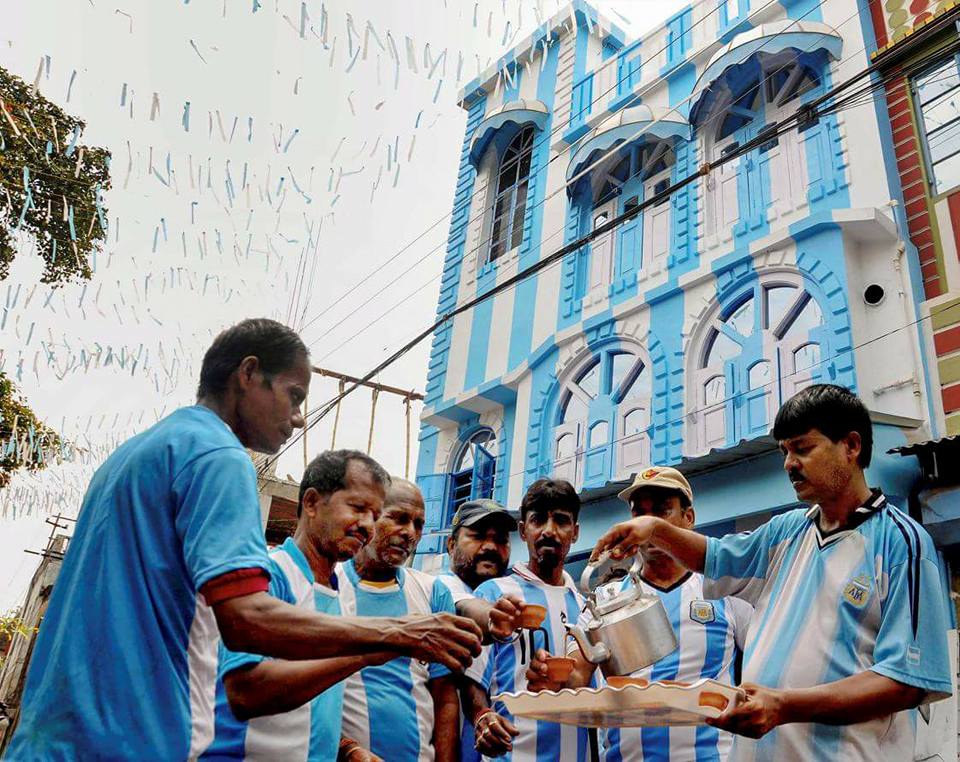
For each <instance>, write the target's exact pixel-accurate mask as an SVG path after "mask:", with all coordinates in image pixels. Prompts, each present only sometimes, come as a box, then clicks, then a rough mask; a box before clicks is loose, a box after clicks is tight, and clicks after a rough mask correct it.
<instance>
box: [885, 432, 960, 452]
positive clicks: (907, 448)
mask: <svg viewBox="0 0 960 762" xmlns="http://www.w3.org/2000/svg"><path fill="white" fill-rule="evenodd" d="M954 447H960V434H953V435H952V436H949V437H939V438H938V439H928V440H927V441H926V442H914V443H913V444H908V445H902V446H900V447H893V448H891V449H889V450H887V453H889V454H893V453H895V452H898V453H900V454H901V455H904V456H906V455H917V454H919V453H920V452H924V451H928V450H938V449H941V448H950V449H952V448H954Z"/></svg>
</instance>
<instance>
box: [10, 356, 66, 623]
mask: <svg viewBox="0 0 960 762" xmlns="http://www.w3.org/2000/svg"><path fill="white" fill-rule="evenodd" d="M59 449H60V437H59V436H58V435H57V433H56V432H55V431H54V430H53V429H51V428H49V427H48V426H45V425H44V424H43V423H42V422H41V421H40V420H39V419H38V418H37V416H36V414H35V413H34V412H33V411H32V410H31V409H30V408H29V407H27V405H26V403H24V401H23V400H22V399H21V398H20V396H19V395H18V394H17V391H16V388H15V387H14V385H13V381H11V380H10V379H9V378H7V376H6V374H5V373H3V372H2V371H0V488H2V487H5V486H6V485H7V483H8V482H9V481H10V474H12V473H13V472H14V471H16V470H17V469H18V468H27V469H29V470H31V471H36V470H37V469H40V468H43V467H44V466H46V465H47V463H48V461H49V460H50V458H51V457H52V456H53V455H54V454H55V453H58V452H59ZM0 623H2V619H0Z"/></svg>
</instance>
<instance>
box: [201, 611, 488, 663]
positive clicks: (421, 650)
mask: <svg viewBox="0 0 960 762" xmlns="http://www.w3.org/2000/svg"><path fill="white" fill-rule="evenodd" d="M213 613H214V615H215V616H216V618H217V627H218V628H219V629H220V636H221V638H223V642H224V644H225V645H226V646H227V648H229V649H230V650H231V651H243V652H246V653H254V654H264V655H266V656H273V657H275V658H278V659H294V660H299V659H324V658H327V657H331V656H361V655H364V654H371V653H376V652H381V651H389V652H390V653H391V654H392V655H393V656H398V655H399V656H410V657H412V658H415V659H420V660H422V661H430V662H438V663H440V664H443V665H444V666H445V667H447V668H448V669H451V670H454V671H460V670H463V669H464V668H466V667H467V666H468V665H469V664H470V662H471V661H472V657H474V656H477V655H478V654H479V653H480V635H481V633H480V628H479V627H477V626H476V624H474V623H473V622H472V621H470V620H469V619H465V618H464V617H458V616H454V615H452V614H427V615H418V616H407V617H347V616H327V615H325V614H317V613H314V612H311V611H305V610H304V609H301V608H297V607H296V606H291V605H290V604H288V603H284V602H283V601H280V600H278V599H276V598H274V597H273V596H271V595H268V594H267V593H253V594H252V595H244V596H241V597H239V598H231V599H230V600H227V601H223V602H222V603H218V604H216V605H214V607H213Z"/></svg>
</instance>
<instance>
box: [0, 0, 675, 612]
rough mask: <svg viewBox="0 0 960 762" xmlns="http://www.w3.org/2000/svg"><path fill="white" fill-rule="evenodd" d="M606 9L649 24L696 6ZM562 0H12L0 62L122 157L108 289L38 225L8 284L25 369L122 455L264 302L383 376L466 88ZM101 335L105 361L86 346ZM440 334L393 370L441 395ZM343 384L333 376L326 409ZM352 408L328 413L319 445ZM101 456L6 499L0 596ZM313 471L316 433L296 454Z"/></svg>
mask: <svg viewBox="0 0 960 762" xmlns="http://www.w3.org/2000/svg"><path fill="white" fill-rule="evenodd" d="M258 5H259V6H260V7H259V9H258V10H256V11H255V12H254V8H255V7H256V6H258ZM596 5H598V6H599V7H600V8H601V10H602V11H603V12H604V13H606V14H608V15H609V16H610V17H611V18H612V19H613V20H614V21H616V22H617V23H618V24H621V25H624V26H628V28H629V29H630V30H631V31H632V32H634V33H641V32H642V31H643V30H644V29H646V28H649V27H650V26H652V25H654V24H655V23H658V22H661V21H663V20H664V19H665V18H666V17H667V16H669V15H670V14H671V13H672V12H673V11H674V10H675V9H676V8H678V7H679V5H681V3H679V2H677V0H670V1H669V2H648V1H647V0H632V1H631V0H618V1H613V0H611V1H609V2H598V3H596ZM538 6H539V9H540V11H541V12H542V14H543V15H544V17H546V16H549V15H551V14H553V13H555V12H556V10H557V7H558V3H557V0H541V2H540V3H536V2H531V0H479V2H466V1H460V0H404V2H402V3H401V2H393V3H384V2H372V1H371V2H347V1H346V0H337V1H329V0H328V1H327V2H325V3H321V2H320V1H319V0H307V2H301V0H260V1H259V3H258V2H257V0H164V1H163V2H158V1H157V0H152V1H151V0H112V2H110V3H108V2H106V0H6V2H5V3H4V10H3V14H4V25H3V29H2V30H0V66H3V67H4V68H6V69H8V70H9V71H11V72H13V73H15V74H17V75H19V76H20V77H22V78H23V79H24V80H26V81H27V82H30V83H32V82H34V81H35V79H36V78H37V76H38V74H39V89H40V92H41V93H42V94H43V95H45V96H46V97H47V98H49V99H50V100H52V101H55V102H56V103H58V104H60V105H61V106H62V107H63V108H65V109H66V110H67V111H69V112H70V113H72V114H74V115H76V116H78V117H80V118H81V119H83V120H84V121H85V122H86V123H87V128H86V131H85V132H84V134H83V138H82V142H83V143H86V144H93V145H99V146H104V147H107V148H109V150H110V151H111V153H112V156H113V160H112V178H113V189H112V190H111V191H110V192H109V193H107V194H106V197H105V205H106V207H107V209H108V219H109V226H110V230H109V241H108V243H107V244H106V246H105V249H104V251H103V252H102V253H101V254H99V255H98V257H97V261H96V272H95V274H94V277H93V279H92V280H91V281H90V282H89V283H77V284H70V285H67V286H64V287H61V288H59V289H56V290H55V291H52V290H51V289H49V288H47V287H44V286H38V285H37V283H38V279H39V274H40V271H41V267H40V262H39V259H38V258H37V257H36V256H34V254H33V253H32V250H31V245H30V242H29V241H28V240H23V241H22V242H21V253H20V256H19V257H18V259H17V261H16V263H15V265H14V267H13V268H12V271H11V274H10V276H9V277H8V278H7V280H6V281H5V282H3V283H2V284H0V299H4V300H5V301H4V302H3V304H4V305H5V316H4V323H3V327H2V329H0V350H2V363H3V365H2V367H3V369H4V370H5V371H6V372H7V373H8V374H10V375H11V376H13V377H14V378H17V376H18V372H19V381H18V382H19V385H20V388H21V390H22V391H23V393H24V394H25V395H26V397H27V399H28V401H29V403H30V404H31V405H32V407H33V408H34V409H35V410H36V411H37V412H38V413H39V414H40V415H41V416H42V417H43V418H44V419H45V420H46V421H47V422H48V423H50V424H51V425H53V426H54V427H55V428H57V429H58V430H59V431H60V432H61V433H63V434H64V435H65V436H66V437H67V438H68V439H70V440H71V441H75V442H79V443H81V444H82V445H83V446H87V447H92V448H97V447H99V448H101V449H102V450H107V449H109V448H111V447H112V446H113V445H114V444H115V443H116V442H117V441H122V440H123V439H125V438H126V437H128V436H129V435H131V434H132V433H134V432H136V431H138V430H142V429H143V428H145V427H146V426H148V425H150V424H151V423H153V422H155V421H156V420H157V418H158V417H160V416H161V415H163V414H165V413H166V412H170V411H171V410H173V409H175V408H176V407H178V406H180V405H183V404H189V403H190V402H192V398H193V392H194V389H195V385H196V378H197V372H198V368H199V361H200V358H201V357H202V354H203V351H204V350H205V348H206V347H207V345H208V344H209V342H210V340H211V338H212V336H213V335H215V334H216V332H218V331H219V330H221V329H222V328H223V327H225V326H227V325H230V324H231V323H234V322H236V321H237V320H240V319H242V318H244V317H252V316H263V315H266V316H270V317H274V318H277V319H280V320H284V321H286V322H289V323H290V324H292V325H295V326H296V327H298V328H301V329H302V335H303V337H304V339H305V340H306V341H307V343H308V345H309V346H310V349H311V351H312V353H313V360H314V363H315V364H317V365H321V366H324V367H327V368H332V369H334V370H339V371H341V372H346V373H350V374H354V375H362V374H364V373H365V372H367V371H368V370H369V369H370V368H372V367H374V366H375V365H376V364H377V363H378V362H380V361H381V360H382V359H383V358H384V357H385V356H386V355H387V354H389V353H390V352H391V351H392V350H394V349H396V348H398V347H399V346H400V345H402V344H403V343H405V342H406V341H407V340H408V339H409V338H411V337H412V336H413V335H415V334H416V333H418V332H419V331H420V330H421V329H422V328H423V327H425V326H426V325H428V324H429V323H430V322H431V321H432V320H433V318H434V313H435V309H436V296H437V288H438V282H439V273H440V269H441V264H442V260H443V249H444V243H445V239H446V232H447V224H448V220H447V219H446V216H447V215H448V214H449V211H450V208H451V203H452V195H453V187H454V183H455V176H456V170H457V163H458V160H459V151H460V144H461V141H462V137H463V127H464V115H463V112H462V111H461V110H460V109H459V108H458V107H457V105H456V94H457V91H458V89H459V87H460V86H461V85H462V84H463V83H464V82H465V81H468V80H469V79H471V78H472V77H474V76H475V75H476V73H477V67H478V62H479V65H481V66H484V67H485V66H486V65H487V63H488V61H489V60H490V57H491V56H496V55H499V54H500V52H501V51H502V50H504V48H505V47H509V46H510V41H511V39H520V38H521V37H522V36H523V35H525V34H528V33H529V32H530V31H531V30H532V28H533V26H534V25H535V24H536V8H537V7H538ZM621 14H622V15H621ZM624 17H626V18H629V19H632V20H634V21H635V22H636V23H633V24H630V25H628V24H627V22H626V21H625V19H624ZM474 18H476V25H475V24H474ZM508 22H509V24H510V26H509V28H507V23H508ZM368 24H369V26H368ZM388 33H389V36H390V38H389V39H388V36H387V35H388ZM408 39H409V43H408ZM391 41H392V42H393V43H394V44H395V45H396V49H397V52H398V55H399V59H400V65H399V66H397V65H396V64H395V62H394V59H393V57H392V56H391V54H390V50H391V47H390V46H391ZM381 45H382V46H383V48H382V49H381ZM428 45H429V47H427V46H428ZM444 50H446V57H445V59H444V58H441V56H442V54H443V52H444ZM410 54H412V55H413V58H414V63H413V65H411V62H410V60H409V55H410ZM461 56H462V65H460V66H458V64H459V61H460V58H461ZM478 59H479V61H478ZM413 66H415V67H416V71H414V70H413ZM458 68H460V69H461V72H460V81H459V82H458V81H457V70H458ZM188 103H189V107H188V106H187V105H186V104H188ZM244 178H245V181H246V188H245V187H244ZM303 272H305V275H304V276H302V275H300V273H303ZM365 278H367V280H365V281H363V279H365ZM361 281H362V282H361ZM394 281H395V282H394ZM358 283H359V284H360V285H357V284H358ZM350 289H353V290H352V291H351V290H350ZM384 316H385V317H384ZM371 324H372V325H371ZM98 347H99V348H100V358H101V360H100V367H96V362H90V363H88V367H86V368H84V366H83V365H79V364H77V363H76V360H75V359H74V360H73V361H72V360H71V356H74V358H76V357H77V356H79V353H80V349H81V348H84V349H85V351H86V353H87V354H88V355H89V354H93V353H95V352H96V351H97V349H98ZM111 351H112V353H113V354H114V356H115V357H117V356H122V357H123V358H124V362H123V366H122V367H121V364H120V363H119V362H118V361H117V360H116V359H113V360H111V362H110V363H109V364H107V363H106V357H107V355H108V354H109V353H110V352H111ZM428 352H429V342H424V343H423V344H421V345H420V346H419V347H418V348H417V349H415V350H414V351H412V352H411V353H410V354H408V355H407V356H406V357H405V358H403V359H402V360H400V361H399V362H398V363H396V364H395V365H394V366H393V367H392V368H390V369H389V371H387V372H386V373H384V375H383V377H382V378H381V379H380V380H381V381H382V382H383V383H387V384H391V385H394V386H399V387H402V388H409V389H416V390H419V391H422V390H423V385H424V378H425V375H426V363H427V357H428ZM50 353H52V358H51V357H50ZM131 356H132V357H137V358H138V362H137V364H136V366H134V365H133V363H132V362H131V361H130V359H128V358H129V357H131ZM71 364H73V365H74V367H73V368H70V365H71ZM335 393H336V384H335V383H334V382H332V381H329V380H321V379H315V380H314V384H313V386H312V388H311V394H310V400H309V404H310V407H311V408H312V407H314V405H316V404H319V403H320V402H321V401H323V400H326V399H329V398H330V397H331V396H333V395H334V394H335ZM414 412H415V414H416V415H418V414H419V412H420V408H419V406H416V407H415V410H414ZM369 417H370V395H369V393H367V392H357V393H355V394H354V395H353V396H352V397H351V398H348V399H347V401H345V402H344V405H343V411H342V415H341V423H340V427H339V430H338V435H337V444H338V445H339V446H352V447H358V448H361V449H364V448H365V447H366V441H367V433H368V426H369ZM331 423H332V417H331V419H330V420H328V421H324V422H321V424H319V425H318V426H317V427H316V428H315V429H313V430H311V432H310V434H309V438H308V452H309V453H310V454H316V453H317V452H319V451H320V450H321V449H324V448H325V447H327V446H329V444H330V441H331ZM412 428H413V431H412V434H411V442H410V446H411V448H412V450H413V458H414V463H415V457H416V430H417V424H416V420H415V421H414V424H413V427H412ZM373 454H374V456H375V457H377V458H378V459H380V460H381V462H383V463H384V465H386V466H387V467H388V468H389V469H390V470H391V471H392V472H394V473H402V471H403V467H404V418H403V407H402V404H401V402H400V401H399V400H398V399H396V398H392V397H390V396H388V395H382V396H381V398H380V400H379V402H378V406H377V418H376V431H375V436H374V446H373ZM94 466H95V462H89V463H74V464H69V465H64V466H54V467H52V468H50V469H48V470H47V471H45V472H41V473H39V474H36V475H20V476H18V477H16V478H15V479H14V481H13V483H12V484H11V486H10V487H9V488H8V489H7V490H6V491H5V493H4V494H0V611H3V610H6V609H7V608H9V607H11V606H13V605H16V604H17V603H19V602H20V600H21V599H22V597H23V594H24V592H25V589H26V586H27V584H28V583H29V579H30V576H31V574H32V572H33V570H34V568H35V567H36V562H37V557H36V556H32V555H28V554H25V553H23V552H22V551H23V550H24V548H34V549H39V548H41V547H42V545H43V542H44V541H45V539H46V536H47V533H48V531H49V529H50V527H49V526H48V525H47V524H46V523H44V519H45V518H46V516H47V513H46V512H47V511H49V510H55V509H63V510H64V511H65V512H67V513H68V514H69V515H76V510H77V507H78V506H79V502H80V499H81V498H82V494H83V491H84V489H85V486H86V483H87V481H88V480H89V477H90V474H91V473H92V469H93V468H94ZM413 467H415V465H414V466H413ZM413 467H412V469H411V470H413ZM302 468H303V448H302V445H300V444H298V445H297V446H295V447H293V448H291V450H290V451H289V452H287V453H286V454H285V455H284V456H283V457H282V458H281V460H280V462H279V468H278V470H279V473H280V475H286V474H289V475H291V476H292V477H293V478H299V476H300V473H301V471H302ZM14 512H16V513H17V516H16V517H14ZM24 513H26V514H28V515H24Z"/></svg>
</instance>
